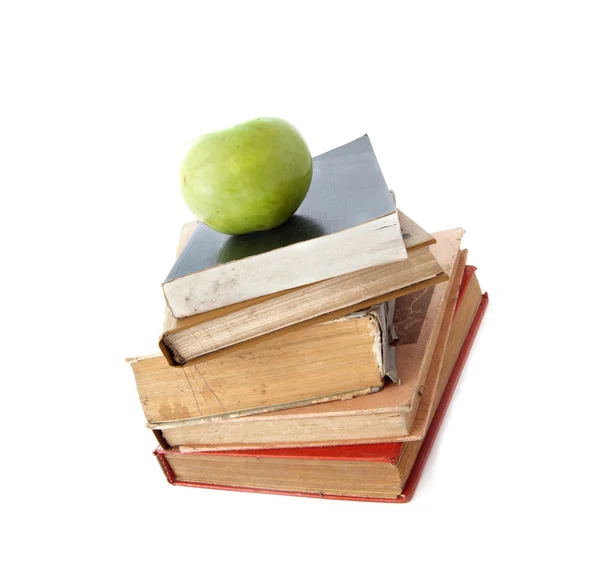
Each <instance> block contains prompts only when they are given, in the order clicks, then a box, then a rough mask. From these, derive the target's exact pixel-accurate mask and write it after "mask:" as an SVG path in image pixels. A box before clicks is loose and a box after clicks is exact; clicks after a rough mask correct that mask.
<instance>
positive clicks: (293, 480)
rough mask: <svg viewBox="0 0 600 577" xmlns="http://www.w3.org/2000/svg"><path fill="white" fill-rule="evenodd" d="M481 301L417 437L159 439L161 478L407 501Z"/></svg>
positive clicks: (312, 494)
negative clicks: (362, 440) (185, 448)
mask: <svg viewBox="0 0 600 577" xmlns="http://www.w3.org/2000/svg"><path fill="white" fill-rule="evenodd" d="M487 302H488V299H487V294H485V295H483V296H481V298H480V301H479V304H478V306H477V310H476V313H475V315H474V316H473V318H472V320H471V322H470V324H469V327H468V330H467V333H466V334H465V338H464V339H463V342H462V345H461V347H460V351H459V353H458V355H457V356H456V359H455V360H454V362H453V363H451V364H450V360H449V359H446V360H445V364H444V372H447V373H448V381H447V385H446V386H445V387H444V390H443V393H442V394H441V395H440V396H439V398H438V400H437V402H436V403H435V406H434V407H433V409H432V410H433V413H434V416H433V418H432V420H431V423H430V426H429V427H428V428H427V430H426V431H425V434H424V437H423V438H422V440H419V441H413V442H410V441H409V442H402V443H379V444H364V445H344V446H337V447H307V448H306V447H301V448H296V449H265V450H247V451H228V452H213V453H202V452H196V453H194V452H189V453H183V452H180V451H178V450H176V449H168V450H165V449H163V448H160V447H159V448H158V449H157V450H156V451H155V453H154V454H155V456H156V458H157V460H158V462H159V463H160V466H161V467H162V469H163V472H164V473H165V476H166V477H167V480H168V481H169V482H170V483H172V484H174V485H182V486H189V487H202V488H212V489H224V490H231V491H247V492H261V493H275V494H281V495H297V496H304V497H318V498H325V499H346V500H360V501H380V502H388V503H406V502H408V501H410V500H411V498H412V497H413V495H414V493H415V490H416V488H417V485H418V482H419V479H420V478H421V475H422V472H423V469H424V467H425V464H426V461H427V458H428V456H429V454H430V452H431V448H432V446H433V443H434V441H435V438H436V436H437V434H438V432H439V429H440V426H441V423H442V421H443V418H444V416H445V414H446V410H447V408H448V405H449V403H450V400H451V398H452V395H453V393H454V390H455V388H456V386H457V383H458V379H459V377H460V374H461V372H462V369H463V367H464V365H465V362H466V359H467V357H468V355H469V352H470V349H471V346H472V344H473V340H474V338H475V335H476V333H477V331H478V329H479V326H480V324H481V319H482V317H483V315H484V312H485V309H486V307H487ZM424 402H425V400H423V401H422V403H424Z"/></svg>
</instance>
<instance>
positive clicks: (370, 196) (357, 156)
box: [165, 134, 396, 283]
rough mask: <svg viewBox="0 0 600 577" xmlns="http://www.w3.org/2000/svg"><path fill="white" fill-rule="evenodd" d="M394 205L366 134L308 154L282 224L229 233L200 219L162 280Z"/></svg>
mask: <svg viewBox="0 0 600 577" xmlns="http://www.w3.org/2000/svg"><path fill="white" fill-rule="evenodd" d="M395 210H396V204H395V200H394V197H393V195H392V194H391V192H390V190H389V188H388V186H387V185H386V182H385V179H384V177H383V174H382V172H381V169H380V167H379V163H378V162H377V157H376V156H375V152H374V151H373V147H372V146H371V141H370V140H369V137H368V136H367V135H366V134H365V135H364V136H362V137H360V138H358V139H357V140H354V141H352V142H350V143H348V144H345V145H343V146H340V147H338V148H335V149H333V150H330V151H329V152H325V153H324V154H320V155H319V156H316V157H314V158H313V178H312V182H311V185H310V189H309V191H308V194H307V195H306V198H305V200H304V202H303V203H302V205H301V206H300V208H299V209H298V211H297V212H296V214H295V215H294V216H292V217H291V218H290V219H289V220H288V221H287V222H285V223H284V224H282V225H281V226H279V227H277V228H274V229H271V230H267V231H261V232H255V233H250V234H244V235H240V236H229V235H227V234H223V233H220V232H217V231H215V230H213V229H212V228H210V227H209V226H207V225H205V224H203V223H200V224H199V226H198V227H197V228H196V230H195V231H194V233H193V234H192V236H191V237H190V240H189V241H188V243H187V244H186V246H185V248H184V249H183V251H182V253H181V255H180V256H179V258H178V259H177V262H176V263H175V265H174V266H173V268H172V269H171V272H170V273H169V275H168V276H167V278H166V280H165V283H168V282H170V281H172V280H174V279H177V278H180V277H183V276H186V275H189V274H192V273H196V272H199V271H202V270H206V269H210V268H213V267H216V266H218V265H221V264H224V263H228V262H232V261H236V260H240V259H243V258H248V257H252V256H255V255H257V254H261V253H265V252H268V251H271V250H275V249H279V248H283V247H285V246H289V245H292V244H295V243H298V242H304V241H308V240H311V239H313V238H317V237H321V236H326V235H329V234H333V233H336V232H341V231H342V230H346V229H349V228H352V227H355V226H358V225H360V224H364V223H366V222H369V221H372V220H376V219H378V218H381V217H383V216H386V215H388V214H391V213H393V212H394V211H395Z"/></svg>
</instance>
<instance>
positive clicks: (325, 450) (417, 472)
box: [154, 267, 488, 503]
mask: <svg viewBox="0 0 600 577" xmlns="http://www.w3.org/2000/svg"><path fill="white" fill-rule="evenodd" d="M467 269H468V270H466V271H465V275H470V276H469V277H468V278H470V277H471V276H472V275H473V274H474V272H475V267H467ZM465 280H466V279H465ZM467 284H468V283H467V282H463V283H462V287H461V288H464V287H466V286H467ZM463 292H464V291H463V290H461V293H459V296H458V299H459V300H458V302H460V299H461V297H462V294H463ZM487 304H488V295H487V293H485V294H484V295H483V297H482V299H481V303H480V305H479V308H478V310H477V314H476V316H475V318H474V320H473V322H472V324H471V327H470V329H469V332H468V334H467V337H466V339H465V341H464V343H463V346H462V348H461V351H460V354H459V356H458V359H457V360H456V363H455V365H454V368H453V370H452V373H451V375H450V378H449V380H448V383H447V385H446V388H445V390H444V393H443V395H442V397H441V399H440V402H439V405H438V408H437V410H436V412H435V415H434V417H433V419H432V421H431V424H430V426H429V429H428V431H427V434H426V435H425V437H424V439H423V440H422V441H420V443H421V447H420V449H419V453H418V455H417V458H416V460H415V462H414V464H413V467H412V469H411V471H410V474H409V475H408V478H407V480H406V483H405V484H404V487H403V489H402V492H401V494H400V495H399V496H398V497H397V498H395V499H387V498H378V497H356V496H346V495H328V494H325V493H320V492H319V493H312V492H311V493H308V492H296V491H283V490H274V489H265V488H255V487H240V486H228V485H217V484H210V483H199V482H190V481H181V480H177V479H176V477H175V474H174V472H173V470H172V469H171V467H170V465H169V463H168V462H167V459H166V458H165V453H166V452H167V451H165V450H164V449H163V448H160V447H159V448H158V449H156V451H155V452H154V454H155V456H156V458H157V459H158V461H159V463H160V465H161V467H162V469H163V471H164V473H165V476H166V477H167V480H168V481H169V483H171V484H173V485H180V486H187V487H202V488H209V489H222V490H229V491H245V492H255V493H271V494H280V495H295V496H302V497H318V498H323V499H337V500H351V501H376V502H387V503H406V502H408V501H410V499H411V498H412V496H413V495H414V493H415V490H416V488H417V485H418V482H419V479H420V478H421V474H422V472H423V469H424V467H425V464H426V462H427V458H428V456H429V454H430V452H431V449H432V446H433V443H434V442H435V439H436V436H437V434H438V431H439V429H440V426H441V423H442V421H443V419H444V416H445V414H446V411H447V409H448V405H449V404H450V401H451V399H452V395H453V393H454V391H455V389H456V386H457V383H458V380H459V378H460V375H461V373H462V370H463V368H464V366H465V363H466V360H467V357H468V355H469V352H470V350H471V347H472V345H473V341H474V339H475V336H476V334H477V331H478V330H479V326H480V324H481V320H482V318H483V315H484V313H485V310H486V308H487ZM413 442H416V441H413ZM403 445H404V444H403V443H380V444H370V445H369V444H367V445H344V446H335V447H305V448H295V449H261V450H244V451H223V452H214V453H212V455H214V456H218V455H223V456H229V457H231V456H244V457H252V456H255V457H271V458H286V459H321V460H326V459H332V460H338V461H379V462H388V463H396V462H397V461H398V459H399V457H400V453H401V450H402V447H403Z"/></svg>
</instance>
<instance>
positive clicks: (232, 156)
mask: <svg viewBox="0 0 600 577" xmlns="http://www.w3.org/2000/svg"><path fill="white" fill-rule="evenodd" d="M311 179H312V157H311V155H310V151H309V150H308V146H307V145H306V142H304V139H303V138H302V136H301V135H300V133H299V132H298V131H297V130H296V129H295V128H294V127H293V126H292V125H291V124H290V123H289V122H286V121H285V120H281V119H279V118H257V119H255V120H250V121H249V122H245V123H243V124H238V125H236V126H233V127H231V128H227V129H225V130H221V131H218V132H212V133H210V134H205V135H204V136H201V137H200V138H199V139H198V140H197V141H196V143H195V144H194V145H193V146H192V148H191V149H190V150H189V152H188V153H187V156H186V157H185V159H184V161H183V164H182V165H181V189H182V192H183V198H184V199H185V201H186V203H187V205H188V206H189V207H190V209H191V211H192V212H193V213H194V214H195V215H196V216H197V217H198V218H200V219H201V220H202V221H203V222H205V223H206V224H207V225H208V226H210V227H211V228H214V229H215V230H217V231H219V232H223V233H226V234H246V233H248V232H256V231H260V230H268V229H270V228H274V227H276V226H279V225H280V224H283V223H284V222H285V221H286V220H288V219H289V218H290V217H291V216H292V215H293V214H294V213H295V212H296V211H297V210H298V207H299V206H300V205H301V204H302V201H303V200H304V198H305V197H306V193H307V192H308V188H309V186H310V181H311Z"/></svg>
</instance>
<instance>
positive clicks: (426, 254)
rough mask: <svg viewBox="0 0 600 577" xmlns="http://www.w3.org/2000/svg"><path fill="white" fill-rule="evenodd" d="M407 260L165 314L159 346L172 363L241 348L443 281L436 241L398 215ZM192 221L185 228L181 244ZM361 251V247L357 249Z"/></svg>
mask: <svg viewBox="0 0 600 577" xmlns="http://www.w3.org/2000/svg"><path fill="white" fill-rule="evenodd" d="M398 219H399V222H400V223H401V226H402V230H403V231H404V232H403V235H404V237H405V245H406V250H407V252H408V258H407V259H406V260H403V261H400V262H395V263H389V264H386V265H382V266H377V267H372V268H369V269H366V270H362V271H358V272H353V273H348V274H346V275H341V276H338V277H336V278H332V279H327V280H324V281H321V282H318V283H314V284H312V285H308V286H303V287H299V288H295V289H291V290H289V291H284V292H281V293H278V294H275V295H269V296H265V297H260V298H258V299H254V300H251V301H247V302H244V303H238V304H236V305H232V306H229V307H224V308H221V309H219V310H215V311H210V312H208V313H203V314H199V315H195V316H193V317H188V318H186V319H183V320H178V319H175V318H174V317H173V315H172V314H171V313H170V311H169V310H168V309H167V310H166V311H165V319H164V326H163V334H162V336H161V339H160V342H159V348H160V350H161V351H162V353H163V354H164V355H165V357H166V359H167V361H168V362H169V363H170V364H172V365H184V364H185V363H186V362H188V361H190V360H192V359H194V358H198V357H200V356H205V355H210V354H219V353H220V352H221V351H222V350H223V349H230V350H231V349H233V348H234V347H238V348H239V347H242V346H244V344H245V343H247V342H248V341H250V340H253V339H261V338H262V339H266V338H270V337H272V336H274V335H275V334H280V335H281V334H284V332H285V333H289V332H291V331H293V330H297V329H299V328H300V327H301V326H302V325H303V324H309V323H315V322H322V321H326V320H331V319H333V318H337V317H340V316H343V315H345V314H348V313H351V312H354V311H358V310H361V309H366V308H368V307H370V306H372V305H375V304H379V303H382V302H385V301H389V300H393V299H395V298H396V297H397V296H400V295H401V294H406V293H409V292H412V291H416V290H419V289H421V288H424V287H426V286H430V285H433V284H436V283H439V282H442V281H443V280H445V279H446V278H447V276H446V274H445V273H444V270H443V268H442V267H441V266H440V265H439V263H438V262H437V261H436V259H435V257H434V256H433V255H432V253H431V251H430V250H429V249H428V247H429V246H430V245H432V244H433V243H434V242H435V239H434V238H433V237H432V236H431V235H430V234H428V233H427V232H426V231H424V230H423V229H422V228H421V227H420V226H419V225H417V224H416V223H415V222H414V221H413V220H411V219H410V218H409V217H407V216H406V215H404V214H403V213H401V212H400V211H398ZM197 226H199V225H198V224H197V223H190V224H188V225H186V226H185V227H184V229H183V230H182V235H181V244H182V245H185V246H186V247H187V246H188V244H189V243H187V244H185V242H186V240H187V238H189V237H190V236H193V234H194V231H195V230H196V227H197ZM357 250H359V251H360V250H362V249H357Z"/></svg>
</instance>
